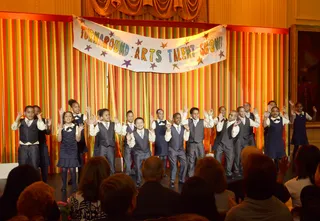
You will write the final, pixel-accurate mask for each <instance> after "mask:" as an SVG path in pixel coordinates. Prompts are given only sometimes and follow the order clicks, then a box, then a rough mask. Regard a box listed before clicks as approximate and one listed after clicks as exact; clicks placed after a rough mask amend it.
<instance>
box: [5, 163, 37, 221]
mask: <svg viewBox="0 0 320 221" xmlns="http://www.w3.org/2000/svg"><path fill="white" fill-rule="evenodd" d="M40 180H41V177H40V173H39V171H38V170H36V169H35V168H34V167H32V166H30V165H20V166H18V167H16V168H14V169H12V170H11V171H10V173H9V175H8V178H7V183H6V185H5V188H4V192H3V195H2V197H1V201H2V203H3V205H1V207H2V209H3V208H4V207H5V208H9V209H10V210H11V211H12V210H13V208H16V204H17V201H18V198H19V196H20V194H21V192H22V191H23V190H24V189H25V188H26V187H28V186H29V185H30V184H32V183H34V182H37V181H40ZM3 212H5V211H3ZM6 212H8V211H6ZM12 215H15V214H12ZM8 218H10V217H8Z"/></svg>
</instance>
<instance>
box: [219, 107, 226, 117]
mask: <svg viewBox="0 0 320 221" xmlns="http://www.w3.org/2000/svg"><path fill="white" fill-rule="evenodd" d="M220 113H221V114H222V116H226V108H224V107H222V108H220Z"/></svg>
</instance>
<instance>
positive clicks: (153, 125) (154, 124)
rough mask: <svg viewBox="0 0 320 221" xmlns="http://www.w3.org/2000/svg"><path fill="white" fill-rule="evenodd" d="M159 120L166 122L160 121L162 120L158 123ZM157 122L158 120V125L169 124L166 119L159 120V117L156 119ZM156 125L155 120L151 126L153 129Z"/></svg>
mask: <svg viewBox="0 0 320 221" xmlns="http://www.w3.org/2000/svg"><path fill="white" fill-rule="evenodd" d="M160 121H165V122H166V123H162V122H161V123H160ZM157 122H158V124H159V125H160V126H161V125H166V124H170V123H169V122H168V121H167V120H159V119H157ZM156 127H157V124H156V122H155V121H153V122H152V124H151V128H152V129H153V130H155V129H156Z"/></svg>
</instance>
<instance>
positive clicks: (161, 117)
mask: <svg viewBox="0 0 320 221" xmlns="http://www.w3.org/2000/svg"><path fill="white" fill-rule="evenodd" d="M157 117H158V119H159V120H163V118H164V113H163V111H162V110H159V111H158V113H157Z"/></svg>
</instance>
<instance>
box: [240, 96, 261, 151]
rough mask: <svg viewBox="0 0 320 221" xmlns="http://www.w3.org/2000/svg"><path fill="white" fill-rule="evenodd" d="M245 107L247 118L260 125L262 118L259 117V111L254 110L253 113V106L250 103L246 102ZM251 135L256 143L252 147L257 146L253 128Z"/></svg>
mask: <svg viewBox="0 0 320 221" xmlns="http://www.w3.org/2000/svg"><path fill="white" fill-rule="evenodd" d="M243 107H244V111H245V114H246V117H247V118H250V119H251V120H253V121H255V122H257V123H258V124H259V125H260V116H259V113H258V111H257V110H256V109H255V108H254V109H253V112H251V104H250V103H248V102H245V103H244V104H243ZM250 134H252V136H253V140H252V141H253V142H254V143H253V144H252V145H250V146H256V141H255V134H254V132H253V128H251V130H250Z"/></svg>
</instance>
